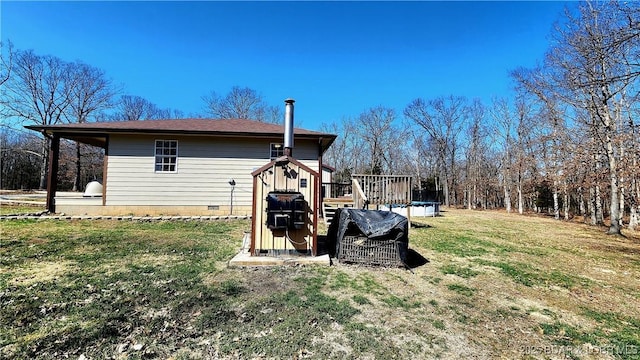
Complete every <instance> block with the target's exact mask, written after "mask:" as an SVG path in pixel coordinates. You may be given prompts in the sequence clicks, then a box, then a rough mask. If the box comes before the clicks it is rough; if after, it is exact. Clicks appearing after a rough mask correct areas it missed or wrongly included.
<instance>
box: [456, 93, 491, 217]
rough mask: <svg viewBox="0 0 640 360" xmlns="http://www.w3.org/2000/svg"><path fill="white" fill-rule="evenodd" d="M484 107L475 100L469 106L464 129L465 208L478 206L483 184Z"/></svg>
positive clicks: (485, 145) (485, 136)
mask: <svg viewBox="0 0 640 360" xmlns="http://www.w3.org/2000/svg"><path fill="white" fill-rule="evenodd" d="M485 112H486V111H485V107H484V105H483V104H482V103H481V102H480V101H479V100H477V99H476V100H475V101H474V102H473V103H472V104H471V107H470V123H469V126H468V128H467V129H466V141H465V142H464V144H463V146H462V148H463V149H464V153H465V173H464V176H465V178H466V181H465V193H466V204H467V209H475V208H476V207H477V206H478V203H479V198H480V195H479V193H480V192H481V189H483V188H484V185H483V183H482V181H481V176H482V168H483V162H484V158H486V149H487V148H488V146H487V143H486V140H487V136H488V134H487V127H486V124H485Z"/></svg>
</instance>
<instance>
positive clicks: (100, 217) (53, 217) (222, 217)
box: [0, 214, 251, 222]
mask: <svg viewBox="0 0 640 360" xmlns="http://www.w3.org/2000/svg"><path fill="white" fill-rule="evenodd" d="M250 219H251V216H248V215H220V216H179V215H175V216H106V215H95V216H92V215H81V216H78V215H74V216H71V215H64V214H61V215H41V214H15V215H2V216H0V220H120V221H140V222H151V221H168V220H169V221H176V220H178V221H210V220H250Z"/></svg>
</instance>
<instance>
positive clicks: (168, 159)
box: [155, 140, 178, 172]
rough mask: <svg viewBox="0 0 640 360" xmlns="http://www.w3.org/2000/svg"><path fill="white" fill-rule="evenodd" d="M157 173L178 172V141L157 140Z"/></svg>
mask: <svg viewBox="0 0 640 360" xmlns="http://www.w3.org/2000/svg"><path fill="white" fill-rule="evenodd" d="M155 150H156V151H155V159H156V167H155V169H156V172H176V170H177V164H178V140H156V148H155Z"/></svg>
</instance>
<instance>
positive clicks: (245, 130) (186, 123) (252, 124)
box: [27, 119, 335, 136]
mask: <svg viewBox="0 0 640 360" xmlns="http://www.w3.org/2000/svg"><path fill="white" fill-rule="evenodd" d="M27 128H29V129H32V130H40V131H41V130H51V131H52V132H56V131H73V130H81V131H82V130H85V131H100V132H107V133H109V132H145V133H148V132H163V133H166V132H177V133H208V134H213V133H223V134H243V135H250V134H256V135H258V134H262V135H272V134H273V135H276V134H282V133H284V125H278V124H271V123H265V122H260V121H254V120H244V119H172V120H139V121H113V122H86V123H80V124H77V123H76V124H58V125H46V126H43V125H32V126H27ZM294 133H295V134H300V135H318V136H321V135H331V134H323V133H321V132H317V131H311V130H306V129H300V128H295V131H294ZM333 136H335V135H333Z"/></svg>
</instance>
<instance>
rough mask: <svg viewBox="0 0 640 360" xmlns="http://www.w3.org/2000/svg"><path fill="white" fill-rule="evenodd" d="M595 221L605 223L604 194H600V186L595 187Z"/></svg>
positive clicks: (600, 223)
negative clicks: (603, 210)
mask: <svg viewBox="0 0 640 360" xmlns="http://www.w3.org/2000/svg"><path fill="white" fill-rule="evenodd" d="M594 200H595V208H596V212H595V222H594V224H593V225H604V214H603V212H602V196H600V186H598V185H596V189H595V199H594Z"/></svg>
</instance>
